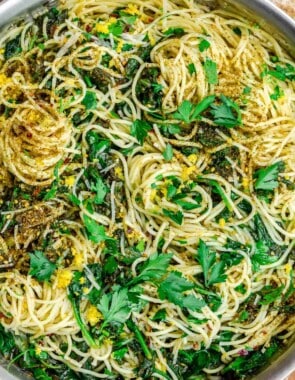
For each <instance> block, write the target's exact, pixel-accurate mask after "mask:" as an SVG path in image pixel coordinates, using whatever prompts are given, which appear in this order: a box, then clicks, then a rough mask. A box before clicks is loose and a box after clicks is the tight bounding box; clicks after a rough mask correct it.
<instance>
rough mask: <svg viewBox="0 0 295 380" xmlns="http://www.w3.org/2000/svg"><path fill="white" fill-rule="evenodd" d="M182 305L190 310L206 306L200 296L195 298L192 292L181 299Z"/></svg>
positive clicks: (198, 309) (197, 309)
mask: <svg viewBox="0 0 295 380" xmlns="http://www.w3.org/2000/svg"><path fill="white" fill-rule="evenodd" d="M183 306H184V307H186V308H187V309H190V310H192V311H200V310H201V309H202V307H204V306H206V302H205V301H204V300H203V299H201V298H197V297H196V296H194V295H193V294H189V295H188V296H187V297H185V299H184V300H183Z"/></svg>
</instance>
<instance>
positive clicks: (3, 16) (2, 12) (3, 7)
mask: <svg viewBox="0 0 295 380" xmlns="http://www.w3.org/2000/svg"><path fill="white" fill-rule="evenodd" d="M45 3H46V0H4V1H2V2H1V3H0V28H2V27H3V26H5V25H7V24H8V23H10V22H11V21H13V20H15V18H17V17H18V16H20V15H23V14H26V13H27V12H29V11H30V10H31V9H34V8H36V7H38V6H40V5H42V4H45ZM1 380H2V379H1Z"/></svg>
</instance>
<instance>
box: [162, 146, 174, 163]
mask: <svg viewBox="0 0 295 380" xmlns="http://www.w3.org/2000/svg"><path fill="white" fill-rule="evenodd" d="M163 157H164V158H165V160H166V161H171V160H172V158H173V148H172V146H171V145H170V144H169V143H168V144H167V145H166V148H165V150H164V152H163Z"/></svg>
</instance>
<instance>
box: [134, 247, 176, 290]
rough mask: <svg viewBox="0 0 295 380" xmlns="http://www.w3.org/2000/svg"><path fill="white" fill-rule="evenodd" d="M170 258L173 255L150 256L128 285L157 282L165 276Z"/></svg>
mask: <svg viewBox="0 0 295 380" xmlns="http://www.w3.org/2000/svg"><path fill="white" fill-rule="evenodd" d="M172 257H173V254H166V253H163V254H160V255H158V254H157V253H155V254H153V255H151V256H150V257H149V259H148V260H146V262H145V263H144V264H143V266H142V268H141V272H140V274H139V275H138V276H137V277H135V278H134V279H133V280H131V281H130V282H129V284H128V285H131V284H132V285H134V284H137V283H139V282H142V281H152V280H159V279H160V278H161V277H163V276H164V275H165V274H166V272H167V268H168V267H169V264H170V261H171V259H172Z"/></svg>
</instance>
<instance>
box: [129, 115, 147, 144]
mask: <svg viewBox="0 0 295 380" xmlns="http://www.w3.org/2000/svg"><path fill="white" fill-rule="evenodd" d="M151 129H152V126H151V124H150V123H148V122H147V121H144V120H139V119H137V120H135V121H134V122H133V123H132V125H131V136H134V137H135V138H136V139H137V141H138V142H139V143H140V145H143V142H144V139H145V138H146V136H147V134H148V132H149V131H150V130H151Z"/></svg>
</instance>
